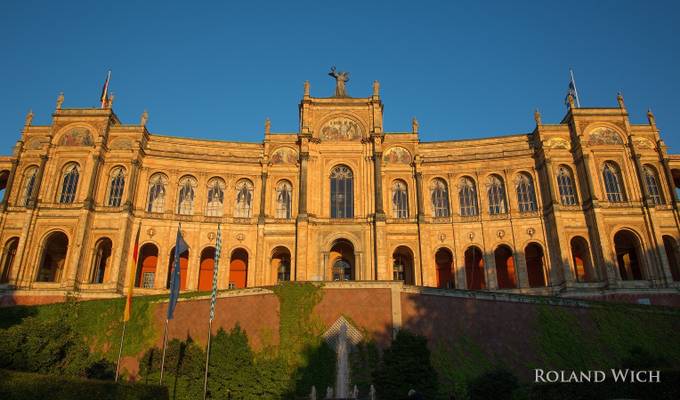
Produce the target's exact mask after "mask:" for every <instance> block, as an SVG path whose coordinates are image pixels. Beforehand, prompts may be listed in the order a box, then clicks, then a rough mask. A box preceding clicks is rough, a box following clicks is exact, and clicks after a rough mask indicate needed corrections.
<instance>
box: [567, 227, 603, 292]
mask: <svg viewBox="0 0 680 400" xmlns="http://www.w3.org/2000/svg"><path fill="white" fill-rule="evenodd" d="M569 244H570V246H571V263H572V265H573V268H574V277H575V278H576V280H577V281H578V282H594V281H596V280H597V274H596V272H595V269H594V267H593V261H592V258H591V256H590V246H589V245H588V241H587V240H586V239H585V238H584V237H583V236H574V237H572V238H571V240H570V241H569Z"/></svg>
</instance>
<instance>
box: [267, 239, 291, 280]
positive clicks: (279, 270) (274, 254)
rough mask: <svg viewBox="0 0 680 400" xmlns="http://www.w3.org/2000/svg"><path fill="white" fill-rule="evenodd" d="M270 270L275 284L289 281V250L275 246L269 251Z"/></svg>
mask: <svg viewBox="0 0 680 400" xmlns="http://www.w3.org/2000/svg"><path fill="white" fill-rule="evenodd" d="M270 265H271V270H272V271H273V273H274V274H275V275H276V280H275V281H277V282H286V281H290V277H291V256H290V250H289V249H288V247H286V246H276V247H274V248H273V249H272V251H271V257H270Z"/></svg>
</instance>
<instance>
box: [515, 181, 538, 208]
mask: <svg viewBox="0 0 680 400" xmlns="http://www.w3.org/2000/svg"><path fill="white" fill-rule="evenodd" d="M517 203H518V204H519V212H532V211H536V210H537V209H538V207H537V206H536V191H535V190H534V181H533V179H531V176H529V175H528V174H524V173H522V174H519V175H518V177H517Z"/></svg>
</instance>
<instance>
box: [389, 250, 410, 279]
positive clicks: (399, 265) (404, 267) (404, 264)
mask: <svg viewBox="0 0 680 400" xmlns="http://www.w3.org/2000/svg"><path fill="white" fill-rule="evenodd" d="M392 279H393V280H395V281H404V283H405V284H407V285H415V283H416V279H415V273H414V270H413V252H412V251H411V249H409V248H408V247H406V246H399V247H397V248H396V249H395V250H394V253H393V254H392Z"/></svg>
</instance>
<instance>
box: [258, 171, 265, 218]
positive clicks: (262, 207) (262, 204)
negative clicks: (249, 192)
mask: <svg viewBox="0 0 680 400" xmlns="http://www.w3.org/2000/svg"><path fill="white" fill-rule="evenodd" d="M260 184H261V185H262V188H261V189H260V215H259V217H258V218H257V223H258V224H264V217H265V201H266V199H267V173H266V172H263V173H262V175H260Z"/></svg>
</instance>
